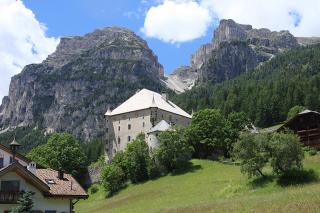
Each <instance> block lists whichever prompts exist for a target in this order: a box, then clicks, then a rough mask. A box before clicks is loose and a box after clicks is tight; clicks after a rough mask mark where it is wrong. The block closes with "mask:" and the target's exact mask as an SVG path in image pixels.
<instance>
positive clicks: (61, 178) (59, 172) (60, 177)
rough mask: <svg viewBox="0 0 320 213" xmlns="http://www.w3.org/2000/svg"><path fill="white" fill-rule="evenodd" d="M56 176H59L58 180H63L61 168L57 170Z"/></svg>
mask: <svg viewBox="0 0 320 213" xmlns="http://www.w3.org/2000/svg"><path fill="white" fill-rule="evenodd" d="M58 178H59V179H60V180H63V179H64V173H63V171H62V170H59V171H58Z"/></svg>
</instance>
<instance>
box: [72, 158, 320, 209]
mask: <svg viewBox="0 0 320 213" xmlns="http://www.w3.org/2000/svg"><path fill="white" fill-rule="evenodd" d="M192 163H193V169H192V171H190V172H187V173H184V174H180V175H169V176H166V177H161V178H159V179H157V180H153V181H148V182H146V183H143V184H138V185H129V186H128V187H127V188H125V189H123V190H122V191H121V192H120V193H119V194H117V195H115V196H113V197H112V198H108V199H106V198H105V193H104V191H103V188H101V187H100V188H99V191H98V192H96V193H95V194H93V195H90V198H89V199H87V200H85V201H80V202H79V203H78V204H77V205H76V209H75V210H76V212H79V213H89V212H90V213H93V212H108V213H109V212H110V213H111V212H112V213H113V212H121V213H131V212H132V213H145V212H146V213H149V212H151V213H152V212H157V213H158V212H159V213H160V212H164V213H176V212H181V213H191V212H290V213H291V212H308V213H309V212H320V182H317V183H310V184H306V185H303V186H289V187H281V186H279V185H278V184H277V183H276V180H272V179H270V180H269V181H263V182H257V181H254V182H253V181H250V180H248V179H247V178H246V177H245V176H244V175H242V174H241V173H240V171H239V167H238V166H234V165H226V164H221V163H218V162H214V161H208V160H193V161H192ZM304 164H305V168H306V169H310V168H312V169H314V170H315V171H316V172H317V173H318V174H320V155H319V154H318V155H316V156H312V157H311V156H310V157H307V158H306V159H305V163H304ZM267 172H268V171H267Z"/></svg>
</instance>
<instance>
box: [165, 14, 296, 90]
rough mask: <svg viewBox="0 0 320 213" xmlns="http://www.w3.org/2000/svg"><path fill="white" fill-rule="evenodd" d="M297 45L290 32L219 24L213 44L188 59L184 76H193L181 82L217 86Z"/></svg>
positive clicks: (175, 78)
mask: <svg viewBox="0 0 320 213" xmlns="http://www.w3.org/2000/svg"><path fill="white" fill-rule="evenodd" d="M298 45H299V44H298V41H297V39H296V38H295V37H294V36H293V35H292V34H290V33H289V31H280V32H273V31H270V30H269V29H266V28H262V29H253V28H252V26H251V25H243V24H238V23H236V22H235V21H233V20H230V19H229V20H221V21H220V25H219V26H218V28H217V29H216V30H215V31H214V33H213V39H212V42H211V43H209V44H205V45H203V46H201V47H200V48H199V49H198V51H196V52H195V53H194V54H192V56H191V61H190V68H189V69H188V70H186V72H192V73H196V74H194V75H190V78H189V79H183V80H184V81H187V82H190V81H192V82H195V84H202V83H218V82H221V81H224V80H227V79H231V78H234V77H236V76H238V75H239V74H241V73H242V72H246V71H248V70H251V69H253V68H255V67H256V66H257V65H258V64H259V63H261V62H264V61H267V60H269V59H270V58H272V57H274V56H275V55H276V54H277V53H279V52H281V51H282V50H284V49H286V48H292V47H296V46H298ZM168 79H169V80H175V81H178V80H177V79H179V78H178V76H177V75H175V74H173V75H169V77H168ZM181 80H182V79H181ZM186 88H187V89H190V87H186Z"/></svg>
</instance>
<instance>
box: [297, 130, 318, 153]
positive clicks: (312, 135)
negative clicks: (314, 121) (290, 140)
mask: <svg viewBox="0 0 320 213" xmlns="http://www.w3.org/2000/svg"><path fill="white" fill-rule="evenodd" d="M297 133H298V135H299V137H300V140H301V142H302V143H303V144H304V145H307V146H312V147H315V148H320V128H316V129H309V130H301V131H298V132H297Z"/></svg>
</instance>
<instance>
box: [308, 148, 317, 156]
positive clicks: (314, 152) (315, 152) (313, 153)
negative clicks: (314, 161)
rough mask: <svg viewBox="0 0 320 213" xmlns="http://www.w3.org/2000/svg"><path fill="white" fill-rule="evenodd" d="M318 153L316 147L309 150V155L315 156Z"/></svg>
mask: <svg viewBox="0 0 320 213" xmlns="http://www.w3.org/2000/svg"><path fill="white" fill-rule="evenodd" d="M317 153H318V151H317V150H316V149H315V148H311V149H310V150H309V155H311V156H314V155H316V154H317Z"/></svg>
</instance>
